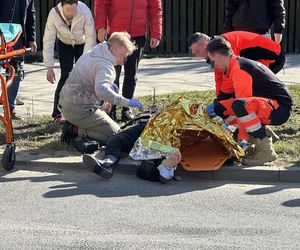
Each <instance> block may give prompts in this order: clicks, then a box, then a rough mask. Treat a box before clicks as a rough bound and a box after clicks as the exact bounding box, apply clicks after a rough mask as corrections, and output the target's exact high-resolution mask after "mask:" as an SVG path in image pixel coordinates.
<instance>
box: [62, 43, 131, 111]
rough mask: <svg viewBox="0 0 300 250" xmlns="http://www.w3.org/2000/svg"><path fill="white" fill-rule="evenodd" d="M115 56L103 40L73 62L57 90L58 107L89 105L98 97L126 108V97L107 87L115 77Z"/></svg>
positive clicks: (93, 103) (92, 105)
mask: <svg viewBox="0 0 300 250" xmlns="http://www.w3.org/2000/svg"><path fill="white" fill-rule="evenodd" d="M115 63H116V57H115V56H114V55H113V54H112V53H111V52H110V51H109V49H108V45H107V42H103V43H99V44H97V45H96V46H95V47H94V48H93V49H92V50H90V51H88V52H87V53H84V54H83V55H82V56H81V57H80V58H79V59H78V61H77V62H76V63H75V66H74V67H73V69H72V71H71V73H70V74H69V77H68V79H67V80H66V82H65V84H64V86H63V87H62V89H61V91H60V98H59V104H60V105H61V106H62V107H74V109H76V106H80V107H84V108H93V107H94V106H95V104H96V103H97V102H98V101H99V100H104V101H107V102H109V103H112V104H115V105H118V106H123V107H127V106H128V104H129V99H127V98H125V97H123V96H121V95H119V94H117V93H115V92H114V91H113V90H112V89H111V86H112V84H113V82H114V80H115V78H116V72H115V68H114V65H115Z"/></svg>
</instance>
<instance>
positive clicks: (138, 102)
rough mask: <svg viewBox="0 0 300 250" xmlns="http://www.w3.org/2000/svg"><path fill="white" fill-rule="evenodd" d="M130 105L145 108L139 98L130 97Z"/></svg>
mask: <svg viewBox="0 0 300 250" xmlns="http://www.w3.org/2000/svg"><path fill="white" fill-rule="evenodd" d="M128 106H130V107H137V108H138V109H139V110H141V109H142V108H143V105H142V104H141V103H140V101H139V100H137V99H130V100H129V104H128Z"/></svg>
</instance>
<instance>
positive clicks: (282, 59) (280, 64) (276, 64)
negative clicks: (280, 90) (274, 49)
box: [269, 52, 285, 74]
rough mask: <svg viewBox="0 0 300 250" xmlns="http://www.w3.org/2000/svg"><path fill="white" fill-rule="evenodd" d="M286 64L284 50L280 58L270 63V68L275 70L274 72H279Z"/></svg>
mask: <svg viewBox="0 0 300 250" xmlns="http://www.w3.org/2000/svg"><path fill="white" fill-rule="evenodd" d="M284 64H285V54H284V52H281V53H280V55H279V57H278V59H277V60H276V61H275V62H273V63H271V64H270V66H269V67H270V70H272V71H273V73H274V74H277V73H278V72H279V71H280V70H281V69H282V68H283V66H284Z"/></svg>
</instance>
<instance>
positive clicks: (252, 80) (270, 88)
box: [206, 36, 293, 166]
mask: <svg viewBox="0 0 300 250" xmlns="http://www.w3.org/2000/svg"><path fill="white" fill-rule="evenodd" d="M206 49H207V52H208V56H209V58H210V59H211V61H213V63H214V65H215V67H216V68H217V69H221V70H223V72H224V74H225V75H226V77H229V83H230V84H232V87H233V89H234V95H235V98H231V99H228V100H220V101H218V100H215V101H214V111H215V113H216V114H217V115H218V116H220V117H222V118H223V119H224V120H225V122H226V123H227V124H231V125H234V124H235V125H237V127H238V129H239V133H238V140H239V141H242V140H249V136H251V141H250V142H252V143H253V144H254V150H248V152H246V156H245V157H244V158H243V164H244V165H249V166H253V165H263V164H264V163H266V162H270V161H274V160H275V159H276V158H277V155H276V153H275V151H274V149H273V147H272V139H271V138H269V137H268V136H267V135H266V130H265V125H267V124H268V125H281V124H283V123H285V122H286V121H287V120H288V119H289V117H290V115H291V111H292V102H293V101H292V97H291V95H290V93H289V91H288V89H287V87H286V86H285V85H284V83H283V82H281V81H280V80H279V79H278V78H277V77H276V76H275V75H274V73H273V72H272V71H271V70H269V69H268V68H267V67H266V66H264V65H262V64H261V63H259V62H256V61H252V60H249V59H246V58H243V57H238V56H236V55H234V54H233V52H232V49H231V46H230V43H229V42H228V41H227V40H226V39H225V38H224V37H220V36H219V37H216V38H214V39H213V40H211V41H210V42H209V43H208V45H207V47H206ZM252 138H253V140H252ZM251 149H253V148H252V147H251Z"/></svg>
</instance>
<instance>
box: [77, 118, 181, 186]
mask: <svg viewBox="0 0 300 250" xmlns="http://www.w3.org/2000/svg"><path fill="white" fill-rule="evenodd" d="M145 126H146V122H140V123H137V124H134V125H132V126H129V127H127V128H126V129H124V130H122V131H121V132H120V133H118V134H116V135H114V136H113V137H111V138H110V139H109V140H108V142H107V144H106V147H105V155H104V158H103V159H101V160H100V159H97V158H96V157H94V156H92V155H84V156H83V162H84V164H85V165H86V166H87V167H89V168H90V169H91V171H92V172H94V173H96V174H98V175H100V176H101V177H103V178H105V179H109V178H111V177H112V176H113V170H114V167H115V166H116V164H117V163H118V161H119V159H120V158H121V154H122V153H123V152H125V153H129V152H130V151H131V149H132V148H133V146H134V143H135V141H136V140H137V139H138V138H139V136H140V135H141V134H142V132H143V130H144V128H145ZM180 160H181V154H180V152H179V151H177V152H175V153H173V154H171V155H170V156H168V157H167V158H166V159H160V160H154V161H143V162H142V164H141V166H140V167H138V169H137V176H138V177H140V178H142V179H145V180H148V181H160V182H162V183H164V184H165V183H167V182H168V180H170V179H172V178H173V177H174V171H175V169H176V166H177V164H178V163H179V161H180Z"/></svg>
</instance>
